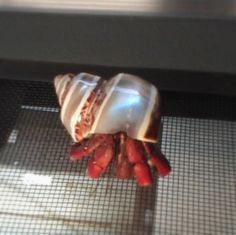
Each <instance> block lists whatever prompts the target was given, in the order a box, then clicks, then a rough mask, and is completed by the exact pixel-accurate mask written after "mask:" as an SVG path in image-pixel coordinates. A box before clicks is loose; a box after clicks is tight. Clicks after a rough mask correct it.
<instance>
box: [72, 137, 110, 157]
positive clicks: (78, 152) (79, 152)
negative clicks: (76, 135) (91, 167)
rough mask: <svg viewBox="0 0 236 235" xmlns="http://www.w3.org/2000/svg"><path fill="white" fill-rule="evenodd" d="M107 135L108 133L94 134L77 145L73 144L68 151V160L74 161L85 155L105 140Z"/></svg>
mask: <svg viewBox="0 0 236 235" xmlns="http://www.w3.org/2000/svg"><path fill="white" fill-rule="evenodd" d="M108 136H109V135H95V136H93V137H92V138H91V139H90V140H88V141H83V142H81V143H80V144H79V145H76V146H74V148H73V149H72V151H71V152H70V160H72V161H75V160H80V159H81V158H83V157H85V156H86V155H88V154H89V153H91V152H92V151H93V150H94V149H96V148H97V147H98V146H99V145H100V144H102V143H103V142H104V141H107V138H109V137H108Z"/></svg>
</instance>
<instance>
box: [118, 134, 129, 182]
mask: <svg viewBox="0 0 236 235" xmlns="http://www.w3.org/2000/svg"><path fill="white" fill-rule="evenodd" d="M117 137H118V145H117V153H116V162H115V167H114V169H115V175H116V177H117V178H120V179H130V178H131V177H132V170H131V169H132V166H131V164H130V163H129V161H128V158H127V154H126V149H125V141H126V136H125V134H124V133H119V134H118V136H117Z"/></svg>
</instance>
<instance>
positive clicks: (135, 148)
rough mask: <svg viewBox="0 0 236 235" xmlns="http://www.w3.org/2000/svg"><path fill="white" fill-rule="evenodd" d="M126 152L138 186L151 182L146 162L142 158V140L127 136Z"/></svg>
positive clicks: (147, 184)
mask: <svg viewBox="0 0 236 235" xmlns="http://www.w3.org/2000/svg"><path fill="white" fill-rule="evenodd" d="M126 152H127V156H128V159H129V162H130V163H132V164H133V174H134V176H135V178H136V180H137V182H138V185H139V186H143V187H144V186H149V185H151V184H152V176H151V172H150V169H149V166H148V164H147V163H146V161H145V159H144V148H143V145H142V142H140V141H138V140H134V139H131V138H129V137H128V138H127V141H126Z"/></svg>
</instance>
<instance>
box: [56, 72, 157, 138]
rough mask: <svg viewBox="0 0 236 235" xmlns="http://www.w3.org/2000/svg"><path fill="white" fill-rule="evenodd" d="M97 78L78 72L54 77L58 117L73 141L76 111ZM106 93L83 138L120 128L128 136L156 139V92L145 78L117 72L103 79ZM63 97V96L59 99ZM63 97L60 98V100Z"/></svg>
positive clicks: (77, 116)
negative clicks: (59, 107)
mask: <svg viewBox="0 0 236 235" xmlns="http://www.w3.org/2000/svg"><path fill="white" fill-rule="evenodd" d="M100 79H101V78H100V77H98V76H95V75H91V74H86V73H80V74H79V75H77V76H75V77H73V78H72V76H70V75H65V76H61V75H60V76H57V77H56V78H55V80H54V85H55V89H56V93H57V96H58V100H59V104H60V105H61V106H62V108H61V120H62V123H63V124H64V126H65V127H66V129H67V130H68V132H69V133H70V135H71V136H72V138H73V139H74V141H75V142H78V140H76V136H75V127H76V124H78V123H79V121H80V112H81V109H82V108H83V105H84V104H85V102H86V100H87V99H88V97H89V95H90V94H91V92H92V91H93V90H94V88H95V87H96V86H97V84H98V81H99V80H100ZM104 87H105V88H104V91H103V92H105V94H106V96H105V98H104V99H103V100H102V103H101V105H100V106H99V107H98V109H96V113H94V114H93V115H94V117H95V118H94V122H93V124H92V125H91V129H90V130H89V131H88V132H87V133H86V134H85V136H84V138H87V137H89V135H91V134H95V133H97V134H98V133H101V134H102V133H103V134H115V133H117V132H120V131H124V132H126V133H127V135H128V136H130V137H131V138H134V139H138V140H141V141H146V142H157V132H158V126H159V121H160V114H159V92H158V90H157V88H156V87H155V86H153V85H152V84H150V83H148V82H147V81H145V80H143V79H141V78H139V77H136V76H133V75H129V74H122V73H121V74H118V75H116V76H115V77H113V78H111V79H110V80H109V81H108V82H106V84H105V86H104ZM63 97H64V98H63ZM63 99H64V100H63Z"/></svg>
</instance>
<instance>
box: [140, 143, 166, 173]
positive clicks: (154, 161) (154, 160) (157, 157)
mask: <svg viewBox="0 0 236 235" xmlns="http://www.w3.org/2000/svg"><path fill="white" fill-rule="evenodd" d="M143 146H144V149H145V151H146V153H147V155H148V163H149V165H150V166H153V167H154V168H155V169H156V171H157V174H158V176H162V177H164V176H166V175H168V174H169V172H170V170H171V167H170V163H169V161H168V160H167V159H166V158H165V156H164V154H163V153H162V152H161V151H160V149H157V154H154V153H153V150H152V149H151V148H150V146H149V145H148V144H147V143H144V142H143Z"/></svg>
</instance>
